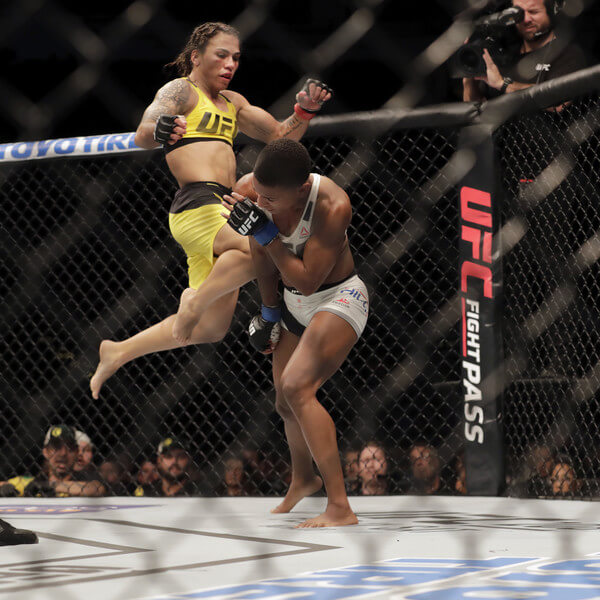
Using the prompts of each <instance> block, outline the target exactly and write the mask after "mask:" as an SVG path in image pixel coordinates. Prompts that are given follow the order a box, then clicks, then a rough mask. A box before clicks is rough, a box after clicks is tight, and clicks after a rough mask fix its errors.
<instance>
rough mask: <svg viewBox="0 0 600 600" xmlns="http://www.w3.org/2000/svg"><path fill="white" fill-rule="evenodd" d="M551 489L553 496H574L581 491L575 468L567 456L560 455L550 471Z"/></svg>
mask: <svg viewBox="0 0 600 600" xmlns="http://www.w3.org/2000/svg"><path fill="white" fill-rule="evenodd" d="M549 482H550V491H551V493H552V495H553V496H572V495H573V494H576V493H577V492H578V491H579V481H578V479H577V475H576V474H575V469H574V468H573V465H572V464H571V461H570V460H569V459H568V458H567V457H563V456H561V457H558V458H557V460H556V462H555V463H554V466H553V467H552V472H551V473H550V478H549Z"/></svg>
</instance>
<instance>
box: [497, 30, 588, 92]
mask: <svg viewBox="0 0 600 600" xmlns="http://www.w3.org/2000/svg"><path fill="white" fill-rule="evenodd" d="M585 66H586V60H585V56H584V54H583V51H582V50H581V48H580V47H579V46H577V45H575V44H567V43H565V42H563V41H562V40H561V38H555V39H553V40H551V41H550V42H548V43H547V44H546V45H545V46H542V47H541V48H538V49H537V50H532V51H531V52H525V53H524V54H519V55H518V57H517V60H516V61H515V62H514V64H512V65H509V66H507V67H504V68H503V69H501V73H502V75H503V76H505V77H510V78H511V79H513V81H517V82H519V83H542V82H544V81H549V80H550V79H555V78H556V77H562V76H563V75H567V74H569V73H573V72H574V71H578V70H579V69H583V68H584V67H585Z"/></svg>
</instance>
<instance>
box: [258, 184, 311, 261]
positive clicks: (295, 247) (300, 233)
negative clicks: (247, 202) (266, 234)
mask: <svg viewBox="0 0 600 600" xmlns="http://www.w3.org/2000/svg"><path fill="white" fill-rule="evenodd" d="M311 175H312V180H313V182H312V187H311V189H310V192H309V194H308V200H307V201H306V208H305V209H304V213H303V214H302V218H301V219H300V221H299V222H298V225H297V226H296V229H294V231H293V232H292V233H291V234H290V235H287V236H286V235H282V234H281V233H280V234H279V238H280V239H281V241H282V243H283V245H284V246H285V247H286V248H289V249H290V250H291V251H292V252H293V253H294V254H295V255H296V256H297V257H298V258H302V255H303V254H304V246H306V242H307V241H308V238H309V237H310V233H311V228H312V220H313V216H314V214H315V210H314V209H315V204H316V203H317V195H318V193H319V184H320V182H321V176H320V175H318V174H317V173H311ZM265 212H266V213H267V215H268V216H269V218H270V219H271V220H273V219H272V217H271V215H270V214H269V212H268V211H265Z"/></svg>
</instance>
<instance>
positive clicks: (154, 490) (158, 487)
mask: <svg viewBox="0 0 600 600" xmlns="http://www.w3.org/2000/svg"><path fill="white" fill-rule="evenodd" d="M133 495H134V496H138V497H141V496H148V497H150V498H157V497H166V494H165V492H164V490H163V486H162V480H161V479H158V480H157V481H155V482H154V483H147V484H145V485H138V486H137V487H136V488H135V490H134V492H133ZM197 495H198V488H197V486H196V484H195V483H194V482H193V481H190V480H189V479H188V480H187V481H186V482H185V483H184V484H183V486H182V487H181V489H180V490H179V491H178V492H177V493H176V494H173V496H197Z"/></svg>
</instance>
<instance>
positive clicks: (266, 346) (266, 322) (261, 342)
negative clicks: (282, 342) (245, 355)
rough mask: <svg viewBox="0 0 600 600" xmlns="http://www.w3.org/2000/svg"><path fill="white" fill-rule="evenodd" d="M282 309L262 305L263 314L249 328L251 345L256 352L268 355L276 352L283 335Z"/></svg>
mask: <svg viewBox="0 0 600 600" xmlns="http://www.w3.org/2000/svg"><path fill="white" fill-rule="evenodd" d="M280 320H281V309H279V308H278V307H271V306H265V305H264V304H263V305H262V308H261V314H260V315H256V316H255V317H254V318H253V319H252V321H250V325H249V326H248V333H249V334H250V344H251V345H252V347H253V348H254V349H255V350H258V351H259V352H262V353H263V354H268V353H269V352H272V351H273V350H275V346H277V342H279V336H280V334H281V325H280V324H279V321H280Z"/></svg>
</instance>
